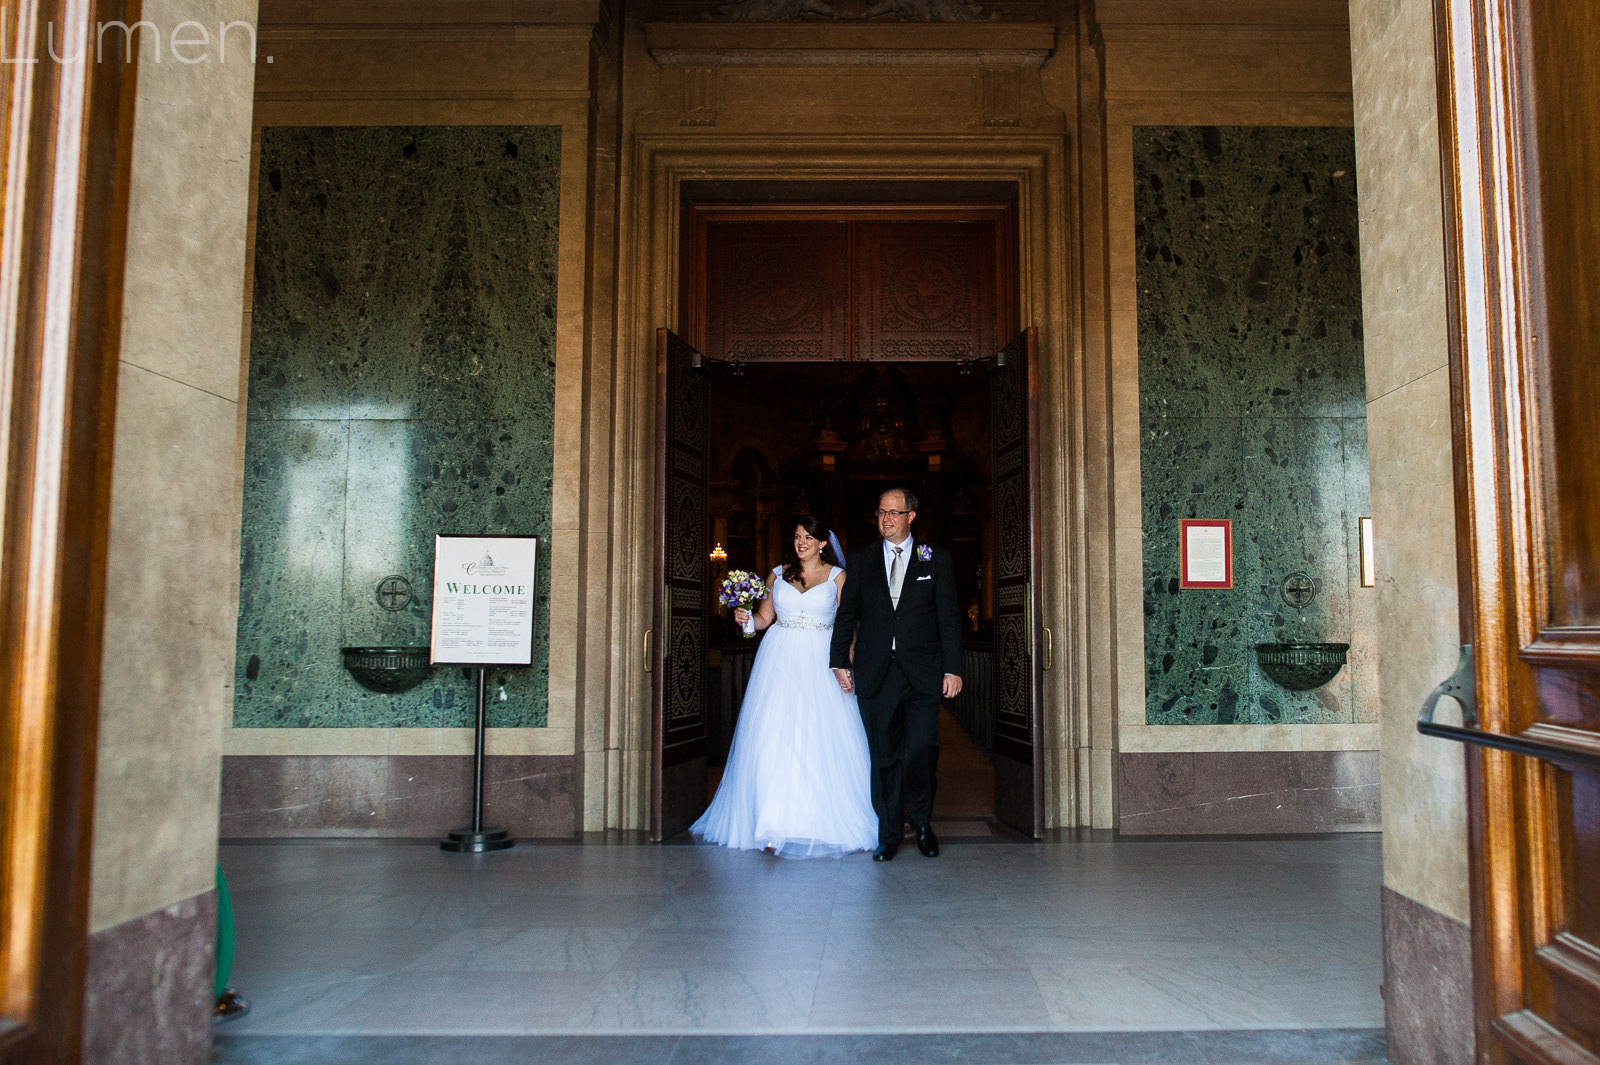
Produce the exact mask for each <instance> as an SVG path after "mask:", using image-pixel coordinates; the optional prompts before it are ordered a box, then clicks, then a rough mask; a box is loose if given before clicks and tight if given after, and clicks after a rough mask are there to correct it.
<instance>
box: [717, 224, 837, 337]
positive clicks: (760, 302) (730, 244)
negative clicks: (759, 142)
mask: <svg viewBox="0 0 1600 1065" xmlns="http://www.w3.org/2000/svg"><path fill="white" fill-rule="evenodd" d="M849 238H850V234H849V226H848V224H847V223H845V222H827V221H814V222H804V223H796V222H738V223H713V224H711V225H708V226H707V227H706V291H707V293H708V294H710V305H709V307H708V315H707V322H706V350H707V351H709V352H710V353H711V354H712V355H713V356H715V357H716V358H719V359H728V360H731V361H733V362H834V361H841V360H843V359H845V358H846V357H847V354H848V352H847V349H848V347H849V330H848V328H847V325H846V315H847V314H848V313H849V311H848V293H849V252H850V243H849Z"/></svg>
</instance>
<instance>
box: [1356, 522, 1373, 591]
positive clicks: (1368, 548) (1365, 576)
mask: <svg viewBox="0 0 1600 1065" xmlns="http://www.w3.org/2000/svg"><path fill="white" fill-rule="evenodd" d="M1358 528H1359V529H1360V532H1361V537H1360V539H1361V587H1363V588H1371V587H1373V586H1374V585H1376V584H1377V583H1378V549H1377V545H1376V544H1374V543H1373V540H1372V519H1371V518H1361V519H1359V521H1358Z"/></svg>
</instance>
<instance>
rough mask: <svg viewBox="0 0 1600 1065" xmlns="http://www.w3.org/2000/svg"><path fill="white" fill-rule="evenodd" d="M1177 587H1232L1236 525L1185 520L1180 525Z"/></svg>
mask: <svg viewBox="0 0 1600 1065" xmlns="http://www.w3.org/2000/svg"><path fill="white" fill-rule="evenodd" d="M1178 565H1179V572H1178V587H1180V588H1232V587H1233V522H1231V521H1229V520H1228V519H1226V518H1221V519H1218V520H1215V521H1208V520H1204V519H1199V518H1184V519H1183V520H1181V521H1180V522H1178Z"/></svg>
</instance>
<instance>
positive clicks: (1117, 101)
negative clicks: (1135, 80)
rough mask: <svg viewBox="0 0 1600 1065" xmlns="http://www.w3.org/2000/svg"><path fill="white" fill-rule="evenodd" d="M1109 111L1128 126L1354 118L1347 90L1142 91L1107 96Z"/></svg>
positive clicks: (1337, 122)
mask: <svg viewBox="0 0 1600 1065" xmlns="http://www.w3.org/2000/svg"><path fill="white" fill-rule="evenodd" d="M1106 110H1107V112H1108V113H1109V114H1110V115H1111V116H1112V118H1113V120H1114V121H1116V122H1117V123H1120V124H1126V125H1129V126H1348V125H1351V124H1353V123H1354V121H1355V115H1354V112H1353V111H1352V109H1351V105H1350V94H1349V93H1348V92H1339V93H1298V94H1289V93H1255V92H1235V93H1221V92H1213V93H1204V92H1189V93H1179V92H1161V91H1152V90H1138V91H1129V92H1121V93H1117V94H1115V95H1108V96H1107V97H1106Z"/></svg>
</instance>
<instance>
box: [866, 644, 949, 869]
mask: <svg viewBox="0 0 1600 1065" xmlns="http://www.w3.org/2000/svg"><path fill="white" fill-rule="evenodd" d="M939 699H940V696H939V693H938V692H933V693H931V694H929V693H924V692H919V691H917V690H916V689H915V688H913V687H912V686H911V682H910V681H908V680H907V679H906V675H905V673H904V672H903V671H902V670H901V669H900V663H899V662H897V661H896V660H895V659H894V658H893V657H892V656H891V658H890V659H889V669H888V671H887V672H886V673H884V675H883V683H882V684H881V685H879V686H878V690H877V691H875V692H873V693H872V694H871V695H860V694H858V695H857V704H858V705H859V706H860V707H861V723H862V724H863V725H865V726H866V730H867V749H868V750H869V751H870V752H871V754H872V808H873V810H875V811H877V814H878V842H879V843H894V844H896V845H898V844H899V842H900V840H901V838H902V836H903V834H904V830H905V829H904V822H903V821H902V820H901V816H900V808H901V806H902V804H903V805H904V806H905V808H906V812H907V813H909V814H910V815H911V823H912V824H913V825H915V826H917V827H919V828H920V827H921V826H923V825H926V824H927V823H928V822H929V821H930V820H931V819H932V818H933V792H934V789H935V788H936V787H937V786H938V780H937V777H938V770H939Z"/></svg>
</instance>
